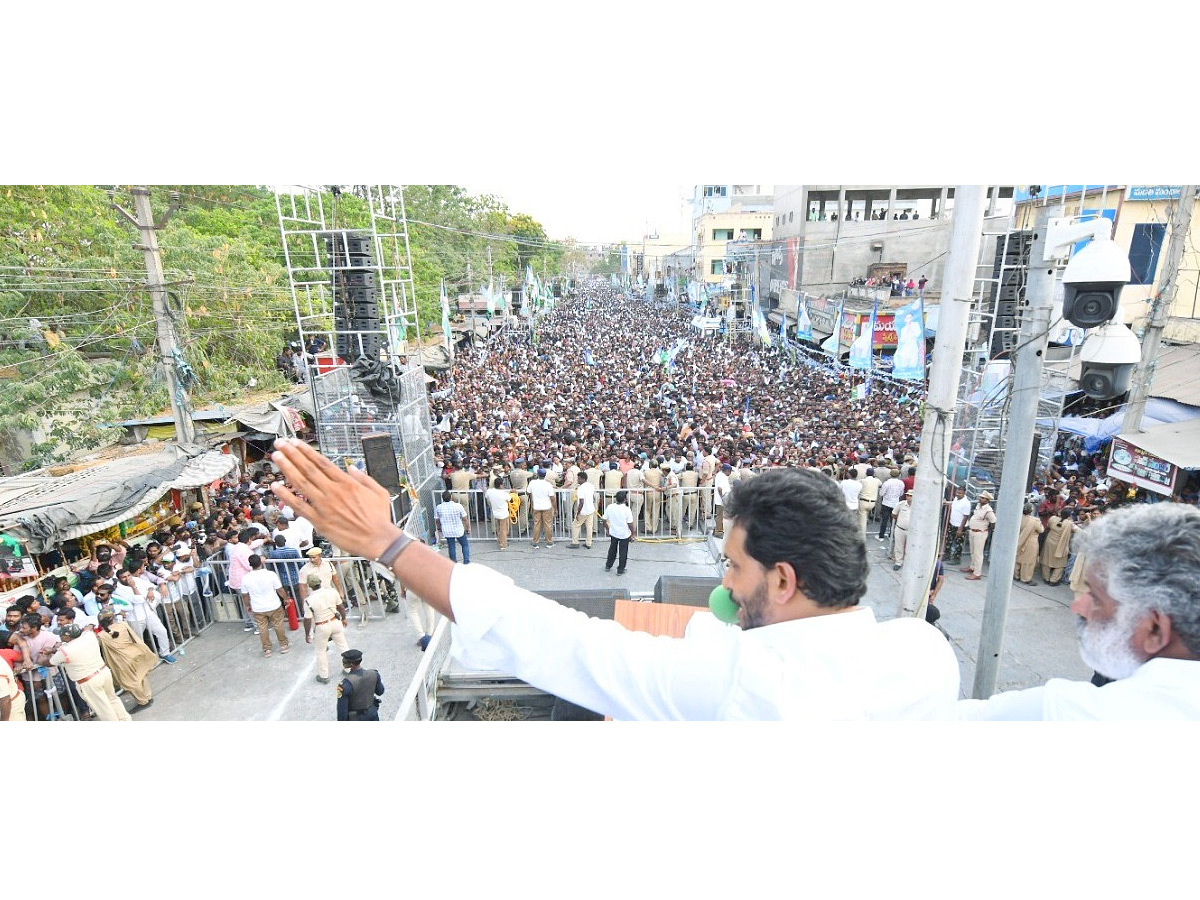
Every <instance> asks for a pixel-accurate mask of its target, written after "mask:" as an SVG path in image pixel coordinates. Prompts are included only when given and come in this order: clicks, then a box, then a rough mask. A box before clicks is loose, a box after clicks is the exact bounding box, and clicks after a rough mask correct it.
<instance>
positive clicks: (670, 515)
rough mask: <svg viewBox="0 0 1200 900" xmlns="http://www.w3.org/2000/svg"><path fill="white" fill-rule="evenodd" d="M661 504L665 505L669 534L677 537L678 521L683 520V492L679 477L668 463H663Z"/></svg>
mask: <svg viewBox="0 0 1200 900" xmlns="http://www.w3.org/2000/svg"><path fill="white" fill-rule="evenodd" d="M659 471H661V472H662V482H663V502H664V503H665V504H666V513H667V524H668V525H669V526H670V528H671V534H673V535H676V536H678V535H679V521H680V519H682V518H683V490H682V488H681V487H680V485H679V476H678V475H676V474H675V473H674V472H673V471H672V470H671V464H670V463H663V464H662V468H661V469H660V470H659Z"/></svg>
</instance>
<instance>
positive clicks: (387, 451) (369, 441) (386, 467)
mask: <svg viewBox="0 0 1200 900" xmlns="http://www.w3.org/2000/svg"><path fill="white" fill-rule="evenodd" d="M362 448H363V461H364V462H365V463H366V465H367V474H368V475H370V476H371V477H372V478H374V479H375V480H376V481H378V482H379V483H380V484H381V485H382V486H383V487H385V488H387V489H388V492H389V493H391V494H399V493H400V469H399V467H398V466H397V465H396V452H395V450H393V449H392V436H391V435H390V434H365V435H363V439H362Z"/></svg>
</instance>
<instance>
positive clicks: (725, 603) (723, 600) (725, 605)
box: [708, 585, 738, 624]
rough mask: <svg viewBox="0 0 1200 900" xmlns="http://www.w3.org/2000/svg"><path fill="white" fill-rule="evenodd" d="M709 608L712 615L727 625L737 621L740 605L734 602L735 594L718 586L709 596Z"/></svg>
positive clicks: (722, 586)
mask: <svg viewBox="0 0 1200 900" xmlns="http://www.w3.org/2000/svg"><path fill="white" fill-rule="evenodd" d="M708 608H709V609H710V610H712V614H713V615H714V616H716V617H717V618H718V619H720V620H721V621H722V622H725V623H727V624H733V623H734V622H736V621H737V617H738V605H737V604H736V603H734V602H733V594H731V593H730V592H729V588H727V587H725V586H724V585H718V586H717V587H715V588H713V589H712V593H710V594H709V595H708Z"/></svg>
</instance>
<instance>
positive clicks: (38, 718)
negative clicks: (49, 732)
mask: <svg viewBox="0 0 1200 900" xmlns="http://www.w3.org/2000/svg"><path fill="white" fill-rule="evenodd" d="M21 678H22V680H23V681H24V685H25V695H24V703H25V718H26V720H27V721H29V722H54V721H59V720H63V719H67V718H70V719H71V720H72V721H75V722H78V721H80V720H81V719H82V718H83V715H82V712H81V710H82V709H84V708H86V706H87V704H85V703H84V702H83V699H82V698H81V697H78V693H79V689H78V688H77V687H76V686H75V684H74V682H72V681H71V680H70V679H68V678H67V675H66V673H65V672H64V671H63V670H62V669H60V668H57V667H52V666H34V667H33V668H32V669H26V670H25V671H24V672H23V673H22V675H21ZM64 698H65V700H64ZM64 704H65V705H64Z"/></svg>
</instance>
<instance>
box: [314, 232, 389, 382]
mask: <svg viewBox="0 0 1200 900" xmlns="http://www.w3.org/2000/svg"><path fill="white" fill-rule="evenodd" d="M325 249H326V251H328V253H329V264H330V267H331V268H332V269H333V323H334V324H333V327H334V331H336V332H337V354H338V356H340V357H341V358H342V359H344V360H346V361H347V362H353V361H354V360H356V359H358V358H359V356H366V357H368V358H369V359H377V358H378V357H379V348H380V346H381V344H382V342H383V338H382V333H381V331H380V323H379V296H378V293H377V291H376V284H375V268H374V266H375V258H374V254H373V252H372V238H371V235H370V233H369V232H363V231H334V232H332V233H330V234H328V235H327V236H326V238H325Z"/></svg>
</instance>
